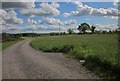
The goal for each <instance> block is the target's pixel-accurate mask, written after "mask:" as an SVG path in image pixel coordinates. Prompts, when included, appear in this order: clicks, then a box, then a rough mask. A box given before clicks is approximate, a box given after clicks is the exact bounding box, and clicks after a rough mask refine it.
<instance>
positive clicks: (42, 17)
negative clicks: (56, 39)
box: [3, 2, 118, 33]
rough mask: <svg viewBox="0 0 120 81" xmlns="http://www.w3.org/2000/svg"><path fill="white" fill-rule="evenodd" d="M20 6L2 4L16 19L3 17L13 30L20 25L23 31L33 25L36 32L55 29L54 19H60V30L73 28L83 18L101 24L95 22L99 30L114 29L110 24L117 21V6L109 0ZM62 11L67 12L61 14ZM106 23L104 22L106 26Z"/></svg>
mask: <svg viewBox="0 0 120 81" xmlns="http://www.w3.org/2000/svg"><path fill="white" fill-rule="evenodd" d="M41 4H42V5H41ZM51 5H52V6H51ZM46 6H47V7H46ZM47 8H50V9H51V10H53V11H52V12H51V10H50V9H48V10H47ZM100 8H102V9H100ZM23 9H24V8H22V9H21V8H15V7H14V8H12V9H11V8H9V9H8V8H7V9H6V8H3V10H4V11H6V12H7V13H9V11H11V12H12V13H13V12H14V13H15V15H14V16H15V17H16V21H19V22H20V23H19V22H17V24H13V23H7V21H8V20H7V21H6V19H5V21H6V23H7V24H9V25H10V26H11V25H13V26H14V28H13V30H12V29H11V30H12V31H13V32H14V31H18V29H20V30H21V32H27V31H32V30H33V28H34V30H35V31H36V32H38V33H44V32H45V33H46V32H55V31H56V32H57V31H58V30H57V29H58V26H59V25H58V23H60V26H61V31H63V30H64V31H67V29H68V28H70V27H71V28H73V29H77V26H78V25H79V24H81V23H84V22H85V23H88V24H90V25H100V26H101V27H100V26H99V27H98V28H97V29H99V30H102V29H103V30H104V29H115V28H116V27H113V25H115V26H116V25H117V24H118V19H117V15H116V14H117V12H116V10H117V6H116V5H115V4H113V2H82V3H81V2H77V3H73V2H58V3H54V4H52V3H51V2H49V3H44V4H43V3H42V2H35V3H34V7H32V8H30V9H26V8H25V10H23ZM36 9H39V10H36ZM96 10H97V11H96ZM102 10H103V11H102ZM110 10H111V11H110ZM54 11H55V12H54ZM103 12H104V13H103ZM75 13H77V14H75ZM64 14H67V15H65V16H64ZM10 16H11V15H10ZM12 17H13V16H12ZM11 19H13V18H11ZM11 19H9V20H11ZM3 20H4V19H3ZM14 22H15V21H14ZM110 25H112V26H110ZM15 26H16V27H15ZM30 26H31V27H30ZM106 26H108V28H107V27H106ZM26 27H27V28H26ZM29 27H30V28H29ZM32 27H33V28H32ZM109 27H110V28H109ZM112 27H113V28H112ZM9 28H10V27H9ZM11 30H10V31H9V30H7V31H6V29H5V27H4V28H3V31H5V32H11ZM76 31H77V30H76Z"/></svg>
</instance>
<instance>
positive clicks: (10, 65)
mask: <svg viewBox="0 0 120 81" xmlns="http://www.w3.org/2000/svg"><path fill="white" fill-rule="evenodd" d="M30 42H31V40H24V41H21V42H19V43H17V44H14V45H13V46H11V47H8V48H6V49H5V50H3V54H2V55H3V56H2V58H3V60H2V63H3V64H2V78H3V79H96V78H97V77H96V76H94V75H93V74H91V73H88V72H86V71H85V70H84V69H83V68H81V65H80V64H79V62H77V61H76V60H73V59H70V58H66V57H65V56H64V55H62V54H61V53H44V52H41V51H38V50H35V49H33V48H32V47H31V46H30Z"/></svg>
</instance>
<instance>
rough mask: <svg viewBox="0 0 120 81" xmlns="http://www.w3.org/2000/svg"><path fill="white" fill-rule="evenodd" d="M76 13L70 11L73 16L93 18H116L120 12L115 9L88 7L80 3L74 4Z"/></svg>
mask: <svg viewBox="0 0 120 81" xmlns="http://www.w3.org/2000/svg"><path fill="white" fill-rule="evenodd" d="M75 3H76V5H77V11H72V15H73V16H82V15H93V16H118V14H120V12H119V11H118V9H115V8H108V9H105V8H93V7H90V6H88V5H83V4H82V3H80V2H75Z"/></svg>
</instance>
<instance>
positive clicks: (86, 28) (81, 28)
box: [77, 23, 90, 34]
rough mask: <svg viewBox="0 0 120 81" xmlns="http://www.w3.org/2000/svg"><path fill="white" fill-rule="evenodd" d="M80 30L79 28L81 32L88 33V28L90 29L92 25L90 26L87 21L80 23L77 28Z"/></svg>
mask: <svg viewBox="0 0 120 81" xmlns="http://www.w3.org/2000/svg"><path fill="white" fill-rule="evenodd" d="M77 29H78V30H79V33H81V32H82V33H84V34H85V33H86V30H88V29H90V26H89V24H87V23H82V24H81V25H79V26H78V28H77Z"/></svg>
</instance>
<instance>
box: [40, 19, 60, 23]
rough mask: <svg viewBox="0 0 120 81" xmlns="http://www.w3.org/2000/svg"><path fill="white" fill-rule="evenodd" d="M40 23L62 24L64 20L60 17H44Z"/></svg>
mask: <svg viewBox="0 0 120 81" xmlns="http://www.w3.org/2000/svg"><path fill="white" fill-rule="evenodd" d="M40 24H49V25H59V24H62V22H61V21H60V20H59V19H54V18H44V19H43V20H41V22H40Z"/></svg>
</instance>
